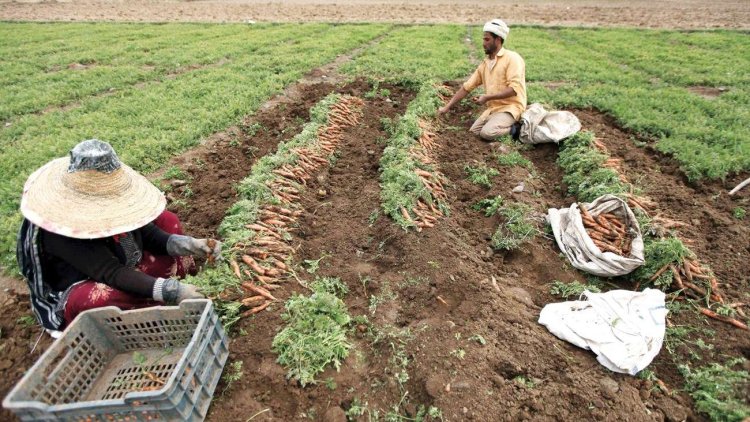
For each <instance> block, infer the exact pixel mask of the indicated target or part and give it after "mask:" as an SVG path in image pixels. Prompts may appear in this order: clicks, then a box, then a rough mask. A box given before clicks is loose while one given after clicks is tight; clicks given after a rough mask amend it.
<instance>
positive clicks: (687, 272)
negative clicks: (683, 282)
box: [682, 259, 693, 283]
mask: <svg viewBox="0 0 750 422" xmlns="http://www.w3.org/2000/svg"><path fill="white" fill-rule="evenodd" d="M682 271H683V272H684V273H685V277H687V279H688V281H689V282H691V283H692V282H693V273H692V272H691V271H690V265H688V260H687V259H685V260H683V261H682Z"/></svg>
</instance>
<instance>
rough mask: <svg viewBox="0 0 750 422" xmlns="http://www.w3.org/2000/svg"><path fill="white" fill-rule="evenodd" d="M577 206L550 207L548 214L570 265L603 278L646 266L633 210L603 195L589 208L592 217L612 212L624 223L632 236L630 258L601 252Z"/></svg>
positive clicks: (587, 207)
mask: <svg viewBox="0 0 750 422" xmlns="http://www.w3.org/2000/svg"><path fill="white" fill-rule="evenodd" d="M584 206H585V204H584ZM578 207H579V204H577V203H573V205H571V206H570V208H562V209H559V210H558V209H557V208H550V209H549V210H548V211H547V220H548V221H549V223H550V225H551V226H552V232H553V233H554V234H555V240H556V241H557V246H559V247H560V250H561V251H562V252H563V253H564V254H565V256H566V257H567V258H568V261H570V264H571V265H573V266H574V267H575V268H578V269H579V270H582V271H586V272H587V273H591V274H594V275H598V276H601V277H616V276H620V275H625V274H628V273H630V272H632V271H633V270H635V269H636V268H638V267H640V266H641V265H643V262H644V257H643V236H642V235H641V229H640V228H639V227H638V222H637V221H636V219H635V215H634V214H633V211H631V210H630V207H628V204H627V203H625V201H623V200H622V199H620V198H618V197H616V196H614V195H604V196H600V197H599V198H596V199H595V200H594V202H592V203H590V204H588V206H586V209H587V210H588V212H589V213H591V215H593V216H597V215H599V214H601V213H612V214H614V215H616V216H617V217H618V218H619V219H620V221H623V222H624V223H625V227H626V229H627V231H628V232H629V233H630V235H631V236H632V237H633V242H632V243H631V245H630V256H628V257H624V256H621V255H617V254H615V253H612V252H602V251H601V249H599V247H598V246H596V245H595V244H594V241H593V240H591V237H589V235H588V233H587V232H586V229H585V228H584V226H583V220H582V218H581V210H580V209H579V208H578Z"/></svg>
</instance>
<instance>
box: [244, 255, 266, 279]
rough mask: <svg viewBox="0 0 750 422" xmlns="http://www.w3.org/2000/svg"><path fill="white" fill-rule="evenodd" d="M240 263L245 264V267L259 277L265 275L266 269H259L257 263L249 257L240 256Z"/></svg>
mask: <svg viewBox="0 0 750 422" xmlns="http://www.w3.org/2000/svg"><path fill="white" fill-rule="evenodd" d="M242 262H244V263H245V264H247V266H248V267H250V269H251V270H253V271H255V272H256V273H258V274H260V275H265V274H266V269H265V268H263V267H261V266H260V264H258V262H257V261H255V260H254V259H253V258H252V257H251V256H250V255H242Z"/></svg>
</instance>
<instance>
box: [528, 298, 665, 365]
mask: <svg viewBox="0 0 750 422" xmlns="http://www.w3.org/2000/svg"><path fill="white" fill-rule="evenodd" d="M582 296H585V297H586V298H587V299H588V300H577V301H570V302H561V303H550V304H548V305H546V306H545V307H544V308H543V309H542V312H541V314H540V315H539V323H540V324H542V325H544V326H546V327H547V329H548V330H549V331H550V332H551V333H552V334H554V335H555V336H556V337H558V338H560V339H563V340H566V341H568V342H570V343H573V344H575V345H576V346H578V347H581V348H584V349H590V350H591V351H593V352H594V353H596V355H597V358H596V359H597V360H598V361H599V363H601V364H602V365H604V366H605V367H607V368H608V369H610V370H612V371H614V372H620V373H626V374H630V375H635V374H637V373H638V372H639V371H641V370H642V369H644V368H645V367H647V366H648V365H649V364H650V363H651V361H652V360H653V359H654V357H656V355H657V354H659V350H661V345H662V342H663V341H664V332H665V320H666V316H667V312H668V310H667V308H666V306H665V304H664V297H665V295H664V292H662V291H661V290H656V289H646V290H644V291H642V292H633V291H630V290H612V291H609V292H606V293H592V292H589V291H584V292H583V295H582Z"/></svg>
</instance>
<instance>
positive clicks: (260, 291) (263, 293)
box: [242, 282, 278, 300]
mask: <svg viewBox="0 0 750 422" xmlns="http://www.w3.org/2000/svg"><path fill="white" fill-rule="evenodd" d="M242 287H243V288H245V289H246V290H250V291H252V292H255V293H257V294H259V295H261V296H264V297H265V298H267V299H270V300H278V299H276V298H275V297H273V295H272V294H271V292H269V291H268V290H266V289H264V288H262V287H260V286H256V285H255V284H252V283H247V282H245V283H242Z"/></svg>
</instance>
